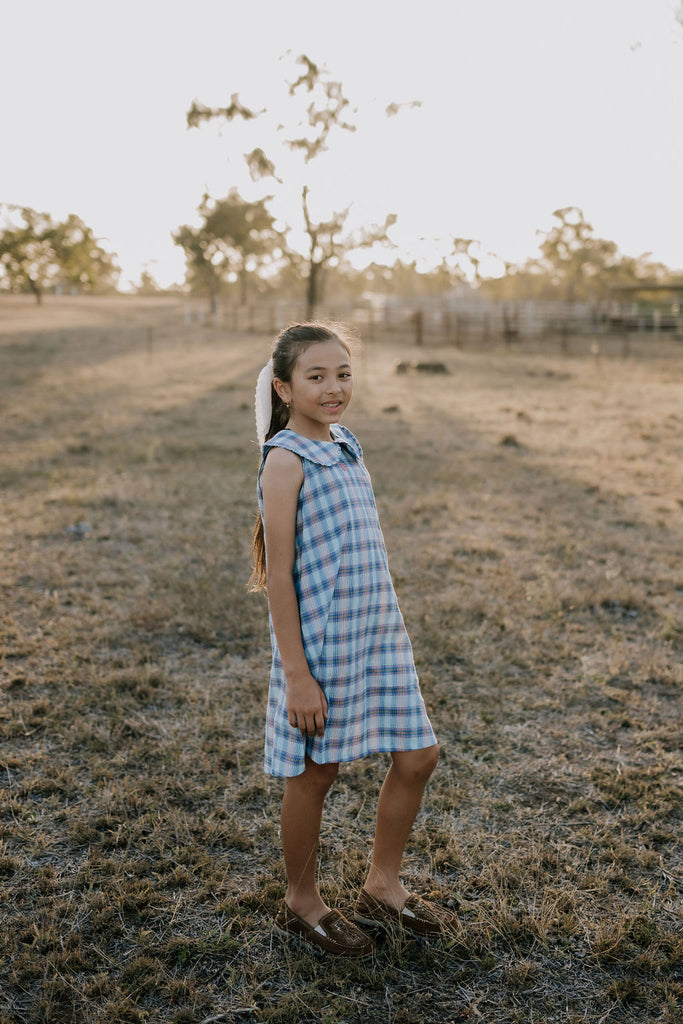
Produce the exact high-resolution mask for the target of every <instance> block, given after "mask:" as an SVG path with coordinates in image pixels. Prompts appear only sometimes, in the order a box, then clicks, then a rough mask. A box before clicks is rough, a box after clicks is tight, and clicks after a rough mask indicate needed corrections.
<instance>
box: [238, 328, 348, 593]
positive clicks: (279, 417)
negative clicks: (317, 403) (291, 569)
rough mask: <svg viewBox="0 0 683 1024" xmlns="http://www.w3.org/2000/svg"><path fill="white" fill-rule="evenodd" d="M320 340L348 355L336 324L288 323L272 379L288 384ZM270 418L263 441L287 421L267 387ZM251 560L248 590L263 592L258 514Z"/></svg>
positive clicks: (279, 339)
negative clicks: (298, 364) (337, 345)
mask: <svg viewBox="0 0 683 1024" xmlns="http://www.w3.org/2000/svg"><path fill="white" fill-rule="evenodd" d="M323 341H338V342H339V343H340V344H341V345H343V347H344V348H345V349H346V351H347V352H348V353H349V355H351V346H350V343H349V341H348V339H347V336H346V331H345V330H344V329H343V328H342V327H340V326H339V325H338V324H331V323H321V322H319V321H308V322H306V323H301V324H291V325H290V326H289V327H287V328H285V330H284V331H282V332H281V333H280V334H279V335H278V336H277V338H276V339H275V344H274V346H273V357H272V358H273V377H277V379H278V380H281V381H284V382H285V384H289V382H290V381H291V379H292V371H293V370H294V367H295V365H296V361H297V359H298V358H299V356H300V355H302V354H303V353H304V352H305V351H306V349H308V348H310V347H311V345H318V344H320V342H323ZM270 401H271V416H270V426H269V428H268V430H267V432H266V441H269V440H270V438H271V437H275V435H276V434H278V433H279V432H280V431H281V430H284V428H285V427H286V426H287V422H288V420H289V409H288V408H287V406H286V405H285V403H284V402H283V401H282V399H281V398H280V396H279V395H278V393H277V391H276V390H275V388H274V387H273V385H272V384H271V386H270ZM251 552H252V558H253V563H254V568H253V572H252V574H251V579H250V580H249V590H263V588H264V587H265V585H266V545H265V539H264V535H263V521H262V520H261V516H260V515H259V516H258V518H257V520H256V525H255V526H254V536H253V540H252V545H251Z"/></svg>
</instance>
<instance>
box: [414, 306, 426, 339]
mask: <svg viewBox="0 0 683 1024" xmlns="http://www.w3.org/2000/svg"><path fill="white" fill-rule="evenodd" d="M423 341H424V313H423V311H422V310H421V309H418V310H416V311H415V344H416V345H417V346H418V347H420V346H421V345H422V343H423Z"/></svg>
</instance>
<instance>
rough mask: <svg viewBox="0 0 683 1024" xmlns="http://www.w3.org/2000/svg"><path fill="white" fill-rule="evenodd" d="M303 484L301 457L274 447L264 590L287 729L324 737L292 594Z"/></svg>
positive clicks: (267, 470) (265, 481)
mask: <svg viewBox="0 0 683 1024" xmlns="http://www.w3.org/2000/svg"><path fill="white" fill-rule="evenodd" d="M303 480H304V473H303V469H302V466H301V459H300V458H299V456H298V455H295V454H294V452H289V451H287V450H286V449H285V448H272V449H271V451H270V452H269V453H268V458H267V459H266V464H265V466H264V467H263V472H262V474H261V489H262V493H263V529H264V533H265V539H266V587H267V590H268V603H269V605H270V615H271V618H272V620H273V629H274V631H275V637H276V639H277V645H278V649H279V651H280V657H281V658H282V666H283V668H284V670H285V679H286V682H287V687H286V694H287V717H288V720H289V724H290V725H291V726H292V727H294V728H298V729H300V730H301V732H302V733H307V734H308V735H309V736H315V735H316V733H317V735H318V736H322V735H323V734H324V732H325V720H326V718H327V701H326V699H325V694H324V693H323V691H322V689H321V687H320V685H319V684H318V682H317V681H316V680H315V679H314V678H313V676H312V675H311V672H310V669H309V667H308V662H307V661H306V654H305V652H304V644H303V640H302V638H301V620H300V618H299V603H298V601H297V597H296V591H295V589H294V556H295V550H296V548H295V541H296V509H297V503H298V499H299V491H300V490H301V485H302V483H303Z"/></svg>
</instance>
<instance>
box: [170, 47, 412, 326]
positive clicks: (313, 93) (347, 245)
mask: <svg viewBox="0 0 683 1024" xmlns="http://www.w3.org/2000/svg"><path fill="white" fill-rule="evenodd" d="M296 63H297V65H299V67H300V68H301V73H300V74H299V76H298V78H297V79H296V80H295V81H294V82H291V83H289V97H290V98H291V99H300V98H301V97H303V98H304V99H305V100H306V101H307V106H306V109H305V119H304V120H299V121H296V120H295V130H294V136H293V137H292V133H291V132H288V133H287V134H288V135H289V136H290V137H288V138H284V137H283V136H282V132H283V131H284V128H283V126H282V125H279V126H278V127H277V128H276V129H275V132H274V139H272V140H271V141H272V142H277V143H278V144H279V145H280V146H283V147H284V151H285V152H286V153H289V154H296V155H299V156H300V157H301V158H302V160H303V163H304V165H306V164H309V163H310V162H311V161H312V160H314V159H316V158H318V157H320V156H321V154H323V153H325V152H326V151H327V150H328V149H329V143H330V139H331V137H332V136H333V134H335V133H338V132H354V131H355V130H356V126H355V125H354V124H353V122H352V121H351V120H349V119H348V117H349V113H350V111H349V101H348V99H347V98H346V97H345V96H344V93H343V89H342V84H341V82H337V81H334V80H333V79H331V78H330V77H329V74H328V72H327V70H326V68H324V67H323V66H320V65H317V64H315V63H314V62H313V61H312V60H310V59H309V58H308V57H307V56H306V55H305V54H303V55H301V56H300V57H299V58H298V59H297V61H296ZM397 111H398V106H397V105H395V104H394V105H390V107H389V108H387V115H388V116H393V115H394V114H395V113H396V112H397ZM265 113H266V111H263V110H262V111H254V110H252V109H251V108H249V107H246V106H245V105H244V104H242V103H241V102H240V100H239V95H238V94H237V93H235V94H233V96H232V97H231V101H230V104H229V105H228V106H227V107H215V108H211V107H206V106H203V105H200V104H197V103H194V104H193V105H192V108H191V109H190V110H189V112H188V115H187V123H188V125H189V126H190V127H198V126H199V125H200V124H201V123H202V122H204V121H210V120H213V119H219V120H226V121H234V120H235V119H241V120H242V121H254V120H256V119H258V118H260V117H261V116H262V115H263V114H265ZM281 155H283V154H282V153H281ZM244 159H245V163H246V167H247V168H248V170H249V174H250V176H251V178H252V180H253V181H260V180H261V179H264V178H270V179H272V180H273V181H274V182H275V183H276V185H279V186H283V184H284V178H283V177H281V176H279V174H278V171H277V169H276V163H275V162H274V161H273V160H272V159H271V158H270V157H269V156H268V155H267V153H266V152H265V150H264V149H263V148H262V147H261V146H256V147H255V148H254V149H252V150H251V151H250V152H248V153H245V154H244ZM303 177H304V178H305V173H304V175H303ZM309 194H310V186H309V184H308V183H307V182H306V181H305V180H304V181H303V183H302V186H301V189H300V196H301V215H302V222H303V223H302V229H303V232H304V233H305V236H306V238H307V243H306V245H305V251H304V252H302V251H301V247H300V248H297V247H296V246H295V245H293V244H292V242H291V240H290V238H289V235H290V230H289V229H288V230H287V231H286V232H285V236H286V237H285V239H284V240H283V253H284V255H285V256H286V257H287V258H288V259H289V260H290V261H291V262H292V264H293V265H294V266H296V267H297V269H299V270H300V272H301V273H302V274H303V276H304V277H305V278H306V309H307V316H309V317H310V316H313V315H314V311H315V308H316V306H317V305H318V304H319V302H320V297H321V281H322V274H323V271H324V269H325V268H326V267H330V266H334V265H336V264H337V263H338V262H339V260H340V259H341V258H342V257H343V256H344V255H346V254H348V253H350V252H353V251H355V250H358V249H363V248H369V247H371V246H373V245H375V244H376V243H378V242H387V241H388V236H387V231H388V229H389V228H390V227H391V226H392V224H394V223H395V221H396V217H395V216H394V215H393V214H389V215H388V216H387V217H386V219H385V221H384V224H382V225H375V226H373V227H370V228H367V229H365V230H363V231H360V232H355V233H354V232H350V231H346V230H345V228H346V223H347V218H348V215H349V211H350V207H348V206H347V207H346V208H344V209H342V210H341V211H339V212H335V213H332V214H331V216H330V217H328V218H322V219H316V218H315V217H314V216H313V215H312V212H311V207H310V200H309Z"/></svg>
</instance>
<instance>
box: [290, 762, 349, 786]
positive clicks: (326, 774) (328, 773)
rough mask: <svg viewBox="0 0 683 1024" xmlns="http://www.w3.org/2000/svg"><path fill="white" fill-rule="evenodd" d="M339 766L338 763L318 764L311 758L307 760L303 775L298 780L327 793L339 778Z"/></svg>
mask: <svg viewBox="0 0 683 1024" xmlns="http://www.w3.org/2000/svg"><path fill="white" fill-rule="evenodd" d="M338 771H339V765H338V764H337V763H336V762H332V763H331V764H316V762H315V761H312V760H311V759H310V757H307V758H306V767H305V769H304V772H303V775H299V776H298V778H300V779H301V780H302V782H304V783H305V784H308V785H311V786H314V787H315V788H316V789H318V790H320V791H322V792H324V793H327V791H328V789H329V788H330V786H331V785H332V783H333V782H334V780H335V779H336V778H337V772H338Z"/></svg>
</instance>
